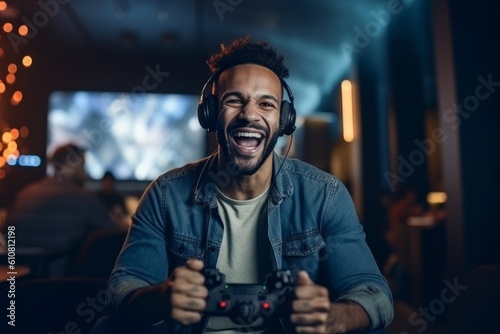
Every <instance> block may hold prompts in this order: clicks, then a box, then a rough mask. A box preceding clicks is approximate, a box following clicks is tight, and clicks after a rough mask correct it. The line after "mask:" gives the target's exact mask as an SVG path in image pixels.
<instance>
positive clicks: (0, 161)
mask: <svg viewBox="0 0 500 334" xmlns="http://www.w3.org/2000/svg"><path fill="white" fill-rule="evenodd" d="M5 162H6V161H5V159H4V157H0V168H2V167H3V166H5Z"/></svg>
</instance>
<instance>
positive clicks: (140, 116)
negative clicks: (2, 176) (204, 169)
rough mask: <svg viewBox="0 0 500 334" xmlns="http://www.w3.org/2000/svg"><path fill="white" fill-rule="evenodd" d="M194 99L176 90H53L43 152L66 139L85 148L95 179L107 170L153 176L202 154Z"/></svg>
mask: <svg viewBox="0 0 500 334" xmlns="http://www.w3.org/2000/svg"><path fill="white" fill-rule="evenodd" d="M198 100H199V96H196V95H178V94H151V93H144V94H138V93H113V92H84V91H78V92H53V93H52V94H51V95H50V99H49V112H48V143H47V154H48V156H50V155H51V154H52V152H53V151H54V150H55V148H56V147H58V146H60V145H63V144H66V143H69V142H71V143H75V144H77V145H80V146H82V147H84V148H85V149H86V155H85V158H86V169H87V172H88V174H89V177H90V178H92V179H94V180H97V179H100V178H101V177H102V175H103V174H104V172H105V171H107V170H110V171H111V172H112V173H113V174H114V175H115V177H116V179H117V180H141V181H145V180H153V179H155V178H156V177H158V176H159V175H161V174H162V173H164V172H166V171H168V170H170V169H172V168H175V167H180V166H182V165H184V164H186V163H188V162H191V161H195V160H198V159H201V158H202V157H204V156H205V153H206V131H205V130H203V129H202V128H201V126H200V125H199V123H198V119H197V117H196V107H197V104H198ZM48 172H49V173H51V171H50V170H48Z"/></svg>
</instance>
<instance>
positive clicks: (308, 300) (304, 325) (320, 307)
mask: <svg viewBox="0 0 500 334" xmlns="http://www.w3.org/2000/svg"><path fill="white" fill-rule="evenodd" d="M330 308H331V303H330V299H329V296H328V289H327V288H325V287H323V286H320V285H316V284H314V282H313V281H312V280H311V278H309V275H308V274H307V272H305V271H300V272H299V273H298V275H297V287H296V288H295V300H294V301H293V303H292V315H291V317H290V319H291V321H292V323H293V324H294V325H295V331H296V332H297V333H327V330H328V328H327V325H328V317H329V315H330Z"/></svg>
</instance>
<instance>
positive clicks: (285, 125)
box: [278, 101, 296, 136]
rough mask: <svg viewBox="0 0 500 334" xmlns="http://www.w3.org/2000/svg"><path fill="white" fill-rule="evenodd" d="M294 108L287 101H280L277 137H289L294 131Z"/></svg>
mask: <svg viewBox="0 0 500 334" xmlns="http://www.w3.org/2000/svg"><path fill="white" fill-rule="evenodd" d="M295 119H296V114H295V108H294V107H293V106H292V104H291V103H290V102H288V101H281V113H280V127H279V130H278V136H283V135H287V136H289V135H291V134H292V133H293V132H294V131H295Z"/></svg>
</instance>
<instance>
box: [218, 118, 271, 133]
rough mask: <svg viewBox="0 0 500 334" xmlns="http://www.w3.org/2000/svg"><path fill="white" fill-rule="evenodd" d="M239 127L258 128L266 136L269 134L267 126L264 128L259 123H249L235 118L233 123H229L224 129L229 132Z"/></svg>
mask: <svg viewBox="0 0 500 334" xmlns="http://www.w3.org/2000/svg"><path fill="white" fill-rule="evenodd" d="M239 128H249V129H255V130H259V131H262V132H264V133H265V134H266V136H269V129H268V128H265V127H263V126H261V125H259V124H255V123H251V122H246V121H244V120H237V121H235V122H234V123H232V124H230V125H229V126H228V127H227V130H226V131H227V132H228V133H230V132H232V131H233V130H235V129H239Z"/></svg>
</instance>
